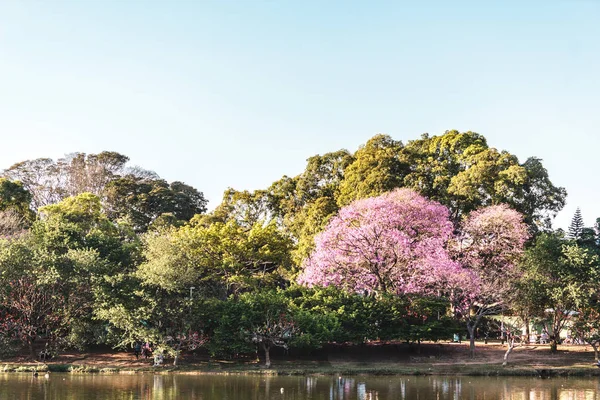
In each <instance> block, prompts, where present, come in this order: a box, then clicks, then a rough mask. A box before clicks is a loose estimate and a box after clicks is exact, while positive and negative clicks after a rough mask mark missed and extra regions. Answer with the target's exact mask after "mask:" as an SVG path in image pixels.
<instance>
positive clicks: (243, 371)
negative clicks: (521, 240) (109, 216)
mask: <svg viewBox="0 0 600 400" xmlns="http://www.w3.org/2000/svg"><path fill="white" fill-rule="evenodd" d="M34 371H37V372H40V373H41V372H50V373H66V374H103V375H114V374H132V375H133V374H177V375H261V376H335V375H343V376H358V375H371V376H489V377H492V376H506V377H509V376H513V377H518V376H523V377H539V378H547V377H592V376H600V368H598V367H597V366H596V365H594V364H592V363H590V365H589V366H583V365H581V366H552V365H509V366H506V367H503V366H502V365H501V364H476V363H474V364H470V365H465V364H461V363H457V364H446V365H444V366H436V365H427V364H425V365H419V366H410V365H404V364H401V365H396V366H392V365H389V366H378V365H344V366H339V367H336V366H307V365H302V364H299V365H297V366H295V367H294V366H293V365H286V366H277V365H275V366H272V367H271V368H265V367H264V366H263V365H235V366H229V367H225V368H222V367H219V366H214V367H206V366H203V365H181V366H177V367H174V366H171V365H166V366H160V367H152V366H146V367H122V366H110V365H107V366H102V367H100V366H94V365H86V364H65V363H48V364H42V363H40V364H28V363H2V364H0V373H6V374H12V373H29V374H31V373H33V372H34Z"/></svg>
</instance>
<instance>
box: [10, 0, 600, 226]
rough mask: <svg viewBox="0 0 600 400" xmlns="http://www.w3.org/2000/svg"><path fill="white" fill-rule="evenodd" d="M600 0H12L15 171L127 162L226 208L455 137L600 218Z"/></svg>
mask: <svg viewBox="0 0 600 400" xmlns="http://www.w3.org/2000/svg"><path fill="white" fill-rule="evenodd" d="M599 21H600V1H598V0H587V1H586V0H563V1H551V0H545V1H496V2H488V1H473V2H461V1H452V2H451V1H438V2H434V1H423V2H418V1H406V2H400V1H349V0H345V1H334V0H327V1H324V0H317V1H312V0H308V1H307V0H303V1H292V0H278V1H275V0H271V1H259V0H252V1H251V0H244V1H241V0H240V1H225V0H222V1H216V0H215V1H200V0H198V1H192V0H189V1H183V0H180V1H151V0H146V1H141V0H140V1H127V0H118V1H117V0H114V1H111V0H95V1H92V0H85V1H83V0H81V1H76V0H72V1H52V0H48V1H27V0H18V1H17V0H0V132H1V133H2V141H1V142H0V168H5V167H8V166H10V165H12V164H13V163H15V162H17V161H21V160H24V159H31V158H37V157H60V156H62V155H63V154H65V153H70V152H74V151H83V152H88V153H93V152H99V151H102V150H115V151H119V152H121V153H124V154H126V155H128V156H129V157H131V160H132V162H133V163H134V164H137V165H140V166H142V167H144V168H147V169H152V170H155V171H156V172H158V173H159V174H160V175H161V176H163V177H164V178H166V179H168V180H182V181H185V182H187V183H189V184H192V185H194V186H195V187H197V188H198V189H200V190H202V191H203V192H204V193H205V194H206V196H207V197H208V199H209V200H210V206H211V207H214V206H216V204H217V203H218V202H219V201H220V198H221V195H222V192H223V190H224V189H225V188H227V187H229V186H230V187H234V188H236V189H256V188H263V187H266V186H268V185H269V184H270V183H271V182H273V181H274V180H276V179H278V178H280V177H281V176H282V175H284V174H287V175H296V174H298V173H299V172H301V171H302V169H303V168H304V165H305V159H306V158H308V157H309V156H311V155H314V154H317V153H324V152H328V151H334V150H337V149H340V148H347V149H349V150H352V151H353V150H356V148H357V147H358V145H359V144H361V143H364V142H365V141H366V140H367V139H368V138H370V137H371V136H373V135H375V134H377V133H387V134H389V135H391V136H392V137H394V138H396V139H402V140H404V141H406V140H408V139H414V138H417V137H418V136H419V135H420V134H421V133H423V132H429V133H431V134H439V133H442V132H443V131H445V130H447V129H458V130H461V131H466V130H472V131H476V132H479V133H482V134H484V135H485V136H486V137H487V138H488V141H489V143H490V144H491V145H492V146H494V147H497V148H499V149H506V150H509V151H510V152H512V153H515V154H517V155H518V156H519V157H520V158H521V159H522V160H524V159H525V158H526V157H528V156H532V155H534V156H538V157H540V158H542V159H543V160H544V162H545V165H546V167H547V168H548V170H549V172H550V176H551V179H552V180H553V181H554V182H555V183H556V184H558V185H562V186H565V187H566V188H567V190H568V192H569V198H568V205H567V207H566V208H565V211H563V213H561V215H560V216H559V217H558V219H557V221H556V225H557V226H565V225H568V222H569V221H570V219H571V216H572V214H573V212H574V210H575V207H576V206H580V207H581V209H582V212H583V215H584V218H585V221H586V223H588V224H591V223H592V221H593V220H594V219H595V217H600V202H599V201H598V198H599V195H600V184H599V183H600V179H599V178H598V175H597V174H598V172H597V169H598V168H597V164H598V162H599V160H598V156H597V155H598V150H599V149H600V135H599V132H598V129H599V127H600V23H599Z"/></svg>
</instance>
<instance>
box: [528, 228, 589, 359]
mask: <svg viewBox="0 0 600 400" xmlns="http://www.w3.org/2000/svg"><path fill="white" fill-rule="evenodd" d="M522 269H523V278H522V279H524V281H525V282H526V284H525V285H524V287H525V288H526V290H525V291H523V292H522V293H521V299H522V301H523V302H525V303H526V304H527V305H528V306H529V308H530V310H531V312H530V314H531V315H535V316H537V318H538V319H539V320H540V322H541V323H542V324H543V325H544V329H545V331H546V332H547V333H548V335H549V338H550V344H551V351H552V352H555V351H556V349H557V345H558V343H559V341H560V332H561V330H562V329H563V328H564V327H565V326H566V324H567V322H568V321H569V320H571V318H572V316H573V315H574V314H575V313H576V312H577V311H579V310H581V309H582V308H584V307H585V306H586V305H587V304H589V301H590V299H591V298H592V296H593V295H594V294H595V292H596V290H597V289H596V284H595V282H597V280H598V277H599V274H600V265H599V263H598V256H597V255H596V254H594V253H593V252H592V251H590V250H589V249H587V248H584V247H581V246H579V245H577V244H576V243H574V242H572V241H568V240H566V239H565V238H564V237H563V236H561V235H560V234H556V233H551V234H542V235H541V236H539V237H538V238H537V240H536V242H535V244H534V246H533V247H531V248H530V249H529V250H528V251H527V252H526V256H525V258H524V260H523V262H522Z"/></svg>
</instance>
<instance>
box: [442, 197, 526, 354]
mask: <svg viewBox="0 0 600 400" xmlns="http://www.w3.org/2000/svg"><path fill="white" fill-rule="evenodd" d="M528 237H529V234H528V230H527V225H525V223H524V222H523V216H522V215H521V214H519V213H518V212H516V211H514V210H512V209H510V208H509V207H508V206H506V205H498V206H491V207H486V208H483V209H481V210H477V211H473V212H471V213H470V214H469V215H468V216H467V218H465V220H464V221H463V223H462V226H461V232H460V234H459V235H458V238H457V241H456V243H454V245H453V253H454V256H455V258H456V259H457V260H458V261H459V262H460V263H461V264H462V265H463V267H464V268H465V269H467V270H468V271H469V272H470V273H471V274H472V275H471V279H470V280H463V281H462V284H463V285H466V286H463V287H462V293H461V294H460V295H459V296H458V297H457V298H460V301H459V302H457V305H459V309H462V310H461V311H460V314H461V315H462V317H463V318H464V319H465V320H466V322H467V330H468V332H469V337H470V353H471V357H473V356H474V351H475V333H476V329H477V326H478V325H479V323H480V322H481V319H482V318H483V317H484V316H486V315H494V314H498V313H499V312H500V311H502V310H503V309H504V307H505V306H506V299H507V298H508V296H509V294H510V293H511V291H512V290H513V285H512V282H513V281H514V280H515V278H516V276H517V270H516V262H517V261H518V257H519V256H520V255H521V254H522V252H523V246H524V244H525V241H526V240H527V239H528Z"/></svg>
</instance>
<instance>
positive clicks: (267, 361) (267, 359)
mask: <svg viewBox="0 0 600 400" xmlns="http://www.w3.org/2000/svg"><path fill="white" fill-rule="evenodd" d="M262 348H263V350H264V352H265V367H267V368H271V355H270V354H269V352H270V350H271V346H267V344H266V343H265V342H263V343H262Z"/></svg>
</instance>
